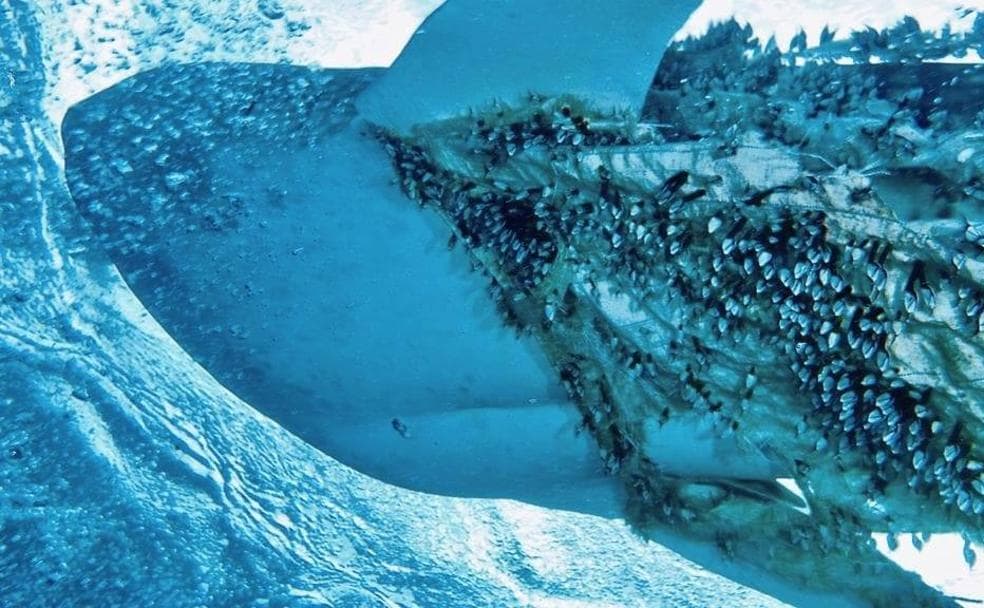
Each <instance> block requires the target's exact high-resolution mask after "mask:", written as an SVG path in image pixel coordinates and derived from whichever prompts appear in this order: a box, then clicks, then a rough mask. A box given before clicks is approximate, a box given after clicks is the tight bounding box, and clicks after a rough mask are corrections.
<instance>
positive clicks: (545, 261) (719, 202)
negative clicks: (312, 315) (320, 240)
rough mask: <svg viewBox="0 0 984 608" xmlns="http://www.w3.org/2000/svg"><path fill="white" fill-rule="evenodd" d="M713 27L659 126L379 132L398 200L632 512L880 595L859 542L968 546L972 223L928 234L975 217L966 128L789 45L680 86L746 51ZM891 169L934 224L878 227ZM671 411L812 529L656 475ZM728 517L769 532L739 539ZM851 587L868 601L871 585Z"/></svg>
mask: <svg viewBox="0 0 984 608" xmlns="http://www.w3.org/2000/svg"><path fill="white" fill-rule="evenodd" d="M900 27H901V26H900ZM736 28H737V26H728V25H725V26H720V27H719V29H717V30H712V32H711V34H710V35H709V36H708V37H706V38H704V39H701V40H697V41H689V42H687V43H684V44H681V45H680V46H679V47H677V48H676V49H674V52H673V53H671V54H669V55H668V56H667V62H668V63H667V62H664V66H663V69H662V70H661V72H660V74H659V75H658V76H657V78H656V81H655V83H654V90H653V92H652V95H651V99H650V104H649V108H650V112H649V116H650V118H652V117H653V116H656V117H657V119H656V120H657V121H658V122H666V123H667V124H662V125H659V124H657V125H655V126H654V125H653V124H652V123H648V124H647V123H646V122H645V121H643V122H642V123H639V124H636V123H634V122H630V121H624V120H620V119H619V118H618V117H617V116H597V115H596V116H588V115H587V114H588V113H589V112H588V111H587V110H586V109H585V108H583V107H580V106H578V105H577V104H576V102H573V101H571V100H565V99H540V98H535V97H533V98H531V99H530V100H529V103H528V104H527V105H526V106H523V107H514V108H509V107H503V106H497V107H494V108H492V109H491V110H489V111H485V112H478V113H474V114H473V115H472V116H470V117H467V118H461V119H455V120H451V121H447V122H444V123H440V124H436V125H430V126H427V127H426V128H420V129H418V131H417V132H416V133H415V134H414V135H413V136H412V137H410V138H407V139H399V138H396V137H393V136H390V135H386V134H383V135H381V137H382V138H383V139H384V140H385V142H386V143H385V145H386V148H387V150H388V151H389V153H390V154H391V156H392V157H393V159H394V164H395V167H396V169H397V172H398V174H399V176H400V180H401V183H402V185H403V187H404V189H405V190H406V191H407V193H408V194H409V195H410V196H411V197H412V198H414V199H416V200H417V201H418V202H420V204H421V205H425V206H428V207H431V208H434V209H436V210H438V211H439V212H440V213H441V214H442V216H443V217H444V218H445V219H446V220H447V222H448V224H449V225H450V226H451V228H452V230H453V231H454V233H455V235H457V236H458V237H460V239H461V240H462V241H463V242H464V243H466V244H467V246H468V247H469V250H470V252H471V253H472V255H473V256H474V258H475V260H476V267H478V268H481V269H482V271H483V272H485V273H487V274H488V275H489V278H490V282H491V284H492V292H493V297H494V298H495V299H496V301H497V304H498V305H499V307H500V309H501V310H502V311H503V313H504V315H505V317H506V319H507V320H508V321H509V322H510V323H511V324H513V325H515V326H516V327H517V328H518V329H519V330H520V331H527V332H530V333H533V334H535V335H536V336H537V337H538V339H539V340H540V342H541V344H542V345H543V347H544V350H545V351H546V352H547V354H548V356H550V357H551V358H552V360H553V361H554V363H555V365H556V367H557V370H558V373H559V376H560V378H561V380H562V381H563V382H564V384H565V386H567V388H568V391H569V392H570V394H571V397H572V398H573V399H574V401H575V402H576V403H577V404H578V405H579V407H580V408H581V411H582V414H583V418H584V427H585V428H587V429H588V430H590V431H591V432H592V433H593V434H594V436H595V437H596V439H597V440H598V442H599V445H600V446H601V455H602V458H603V460H604V462H605V465H606V468H607V469H608V470H609V471H611V472H613V473H617V474H619V475H621V476H622V477H623V478H624V479H625V481H626V485H627V487H628V488H630V490H631V491H632V492H633V496H634V499H635V501H636V506H637V508H638V509H639V515H638V518H639V520H640V521H646V520H649V519H652V518H655V519H658V520H661V521H672V522H674V523H675V524H678V525H689V526H691V529H693V530H698V534H700V533H703V534H705V535H708V534H711V535H713V538H714V539H715V540H716V541H717V542H718V545H719V546H720V547H722V550H724V551H725V552H726V553H728V554H732V553H736V552H737V553H739V554H742V555H746V556H747V555H748V554H749V553H750V552H751V553H754V552H756V551H758V552H767V553H768V554H769V555H768V557H765V558H762V559H761V561H763V562H764V563H766V564H768V566H769V567H770V568H773V569H776V570H781V571H783V572H784V573H786V574H790V573H799V574H801V575H802V576H803V579H804V580H806V579H808V578H809V576H810V574H811V573H809V572H807V571H802V570H797V565H795V564H790V563H789V559H788V558H789V555H788V554H782V553H781V549H777V547H783V546H785V547H791V548H794V549H799V550H804V549H805V550H808V549H809V548H810V547H819V548H821V550H822V553H824V554H826V553H827V552H830V551H832V550H833V549H835V548H836V549H837V550H838V551H840V552H842V553H843V552H844V551H847V552H848V554H850V555H853V556H854V559H856V561H857V563H859V564H862V563H863V564H868V566H869V569H868V570H867V571H866V573H868V574H879V576H883V577H886V579H885V580H886V581H887V580H889V579H890V578H891V577H887V575H886V572H887V570H885V568H886V566H885V565H884V564H881V563H879V562H877V559H875V558H874V557H872V549H871V543H870V532H871V531H888V532H890V538H891V539H892V540H894V539H895V538H896V536H895V535H896V534H897V533H898V532H901V531H909V532H931V531H940V530H960V531H963V532H964V533H965V535H966V537H967V538H968V539H971V538H974V539H978V540H979V539H980V530H982V529H984V445H982V444H981V438H982V437H984V410H982V404H984V394H982V393H984V389H982V384H981V382H982V377H984V342H982V339H981V336H980V331H981V327H982V324H984V289H982V280H984V247H982V244H984V238H982V236H984V228H982V226H981V224H980V223H978V222H979V220H978V219H976V218H967V217H961V218H957V217H952V215H953V213H954V210H958V211H961V212H962V211H963V210H968V209H970V210H973V209H974V208H975V205H977V204H979V203H975V202H974V201H975V200H976V199H975V197H976V196H977V190H975V188H976V187H977V186H976V185H975V184H979V183H980V181H979V180H980V177H981V175H982V171H981V167H982V165H981V162H980V159H981V158H982V156H984V155H982V153H978V152H977V150H976V148H975V147H974V146H976V145H977V144H975V143H974V142H976V141H977V139H975V133H976V131H975V129H977V130H979V125H976V124H975V123H974V122H973V120H958V119H957V118H954V116H953V115H934V114H932V113H929V114H926V113H925V112H924V111H922V110H918V109H917V108H919V107H922V106H919V105H918V103H921V101H920V100H921V99H922V94H919V95H917V94H916V93H908V94H906V95H903V96H901V97H898V98H894V97H892V91H893V90H894V89H893V88H892V87H893V85H892V84H891V83H889V84H888V85H884V84H879V85H878V86H875V83H874V82H872V79H871V75H870V74H868V75H865V74H864V69H863V68H860V67H859V68H858V69H857V73H853V74H851V73H848V74H847V76H848V77H847V78H844V74H842V72H843V70H844V68H845V67H846V66H837V65H832V64H826V63H823V62H821V61H814V62H813V63H811V64H810V65H811V66H812V67H811V68H810V69H809V70H804V69H802V65H798V64H797V61H796V56H807V55H810V50H809V49H807V48H806V47H805V43H804V42H802V41H800V42H797V41H795V40H794V44H793V46H792V48H793V51H792V52H791V53H786V54H784V53H779V51H777V50H776V49H775V48H774V46H770V47H767V48H766V49H765V50H764V51H760V52H757V53H743V52H737V53H732V59H733V60H734V62H735V65H733V66H730V67H729V68H728V69H721V68H719V67H714V68H710V67H708V68H706V69H705V70H701V69H698V67H696V66H697V65H698V64H700V63H701V61H704V60H706V57H705V56H706V51H707V48H705V47H708V48H718V47H720V46H721V44H722V40H725V41H726V40H732V42H733V41H734V40H738V42H739V44H738V49H739V50H741V47H742V45H746V44H748V40H749V39H750V33H749V32H748V31H746V30H744V29H742V28H737V29H736ZM893 32H894V33H893ZM899 32H903V33H905V36H904V41H907V42H903V43H900V46H899V48H908V47H906V45H908V44H916V43H917V42H918V43H919V44H924V42H925V41H922V42H919V40H921V38H919V37H918V36H915V34H913V33H912V24H911V23H910V24H908V25H906V26H905V27H903V28H902V29H900V30H899ZM739 34H740V35H739ZM897 34H898V32H895V30H892V31H890V32H888V33H887V34H885V35H886V36H888V37H889V40H892V39H894V38H893V37H895V36H896V35H897ZM869 35H870V33H869V34H864V33H862V34H860V36H861V37H862V38H864V36H869ZM735 36H737V38H736V37H735ZM729 37H730V38H729ZM827 38H828V42H829V36H827ZM876 38H877V37H876ZM917 38H918V40H917V42H912V41H913V40H916V39H917ZM719 39H720V40H719ZM865 40H867V38H865ZM878 40H880V38H879V39H878ZM934 40H938V39H937V38H934ZM973 40H975V39H973V38H972V36H971V35H968V36H966V37H963V38H960V44H962V45H964V46H967V45H969V44H972V43H973V44H976V43H974V42H973ZM875 42H877V40H876V41H875ZM855 43H856V44H855V46H859V45H860V47H859V48H861V49H862V50H863V49H864V48H867V47H864V46H863V45H861V43H860V42H857V41H855ZM831 44H832V43H831ZM872 44H874V43H872ZM879 44H880V43H879ZM941 44H942V43H941ZM947 44H948V45H949V46H948V47H947V48H948V49H950V50H951V52H952V48H950V47H953V46H954V44H955V43H953V40H952V39H950V41H949V42H947ZM715 45H716V46H715ZM924 46H925V44H924ZM929 46H930V47H932V48H935V46H933V45H932V44H930V45H929ZM957 46H959V45H957ZM756 48H757V43H756ZM849 50H850V52H851V53H855V54H857V53H861V52H862V50H857V49H855V48H854V47H849ZM732 51H734V49H733V48H732ZM899 52H902V51H899ZM934 52H935V51H934ZM813 55H816V56H818V55H820V54H819V53H818V52H814V53H813ZM811 61H812V60H811ZM715 65H716V66H721V65H724V66H728V64H727V62H724V63H717V64H715ZM738 68H741V69H738ZM683 69H685V71H686V72H687V74H688V76H687V77H685V78H677V77H676V72H678V71H680V70H683ZM715 70H719V71H715ZM674 79H675V81H674ZM859 79H860V80H859ZM671 82H675V84H674V86H670V85H669V84H668V83H671ZM770 83H771V84H770ZM763 91H768V93H767V94H766V93H763ZM793 91H796V94H795V95H793V93H792V92H793ZM694 96H697V97H698V100H697V101H696V102H695V103H693V104H692V105H690V104H687V103H679V102H680V100H687V99H690V98H692V97H694ZM736 96H737V97H736ZM750 98H755V99H753V100H752V101H748V100H749V99H750ZM668 99H670V100H675V101H674V102H673V103H674V104H676V107H677V108H678V109H676V110H674V111H670V110H669V109H668V108H669V107H670V105H672V104H668V103H667V100H668ZM736 99H737V101H736ZM934 103H935V105H937V106H940V108H938V109H937V110H936V111H937V112H944V113H945V112H946V110H944V109H942V106H945V105H946V104H947V103H948V102H947V100H946V99H941V100H940V101H938V102H934ZM886 104H895V106H896V107H895V109H894V110H893V111H891V112H888V113H887V114H885V113H884V112H883V110H884V108H885V106H886ZM779 107H782V108H784V109H781V110H777V108H779ZM871 107H874V108H875V109H876V111H875V110H871V111H869V110H868V109H866V108H871ZM790 108H792V110H790ZM951 109H952V108H951ZM923 110H925V108H923ZM777 111H778V112H779V113H780V114H784V113H789V112H793V113H795V116H796V119H795V120H792V119H787V120H786V122H788V123H789V124H793V123H796V128H797V129H799V130H800V131H799V132H798V133H795V134H794V133H792V131H791V130H790V129H786V128H784V127H782V123H783V120H780V119H778V117H777V116H778V115H773V114H770V112H771V113H775V112H777ZM974 111H975V110H974V108H969V109H968V108H966V107H962V108H959V109H957V110H954V112H953V114H960V115H961V116H963V118H966V114H967V113H968V112H970V113H971V118H972V116H973V112H974ZM978 111H979V109H978ZM762 112H765V113H766V114H767V115H768V116H765V117H763V115H762V114H761V113H762ZM879 112H881V113H879ZM920 112H922V113H921V114H920ZM961 113H962V114H961ZM667 117H672V118H673V120H672V121H666V120H664V119H666V118H667ZM811 121H812V122H811ZM879 121H881V122H879ZM724 124H728V126H727V127H726V128H724V126H723V125H724ZM873 125H877V128H875V127H873ZM831 132H837V133H838V134H839V135H838V139H839V140H841V141H842V142H846V143H843V145H837V146H835V145H831V144H830V140H829V137H830V136H829V133H831ZM900 133H903V134H907V135H908V136H907V137H906V136H900V135H899V134H900ZM899 137H902V139H904V140H905V141H907V142H909V143H910V144H911V145H912V147H911V149H909V150H908V151H907V152H906V154H901V153H900V148H899V144H898V139H899ZM922 140H925V142H923V143H920V142H922ZM941 142H943V144H941ZM961 146H970V148H960V150H961V151H959V152H956V153H954V150H955V149H956V148H958V147H961ZM930 148H933V153H932V154H931V155H929V152H928V150H929V149H930ZM844 149H847V150H848V152H850V151H851V150H853V151H854V152H853V154H855V155H856V156H857V157H858V158H857V159H856V158H854V157H853V156H852V155H851V154H847V156H846V157H845V156H844V155H843V150H844ZM966 149H970V150H971V151H970V152H969V153H968V152H965V151H963V150H966ZM862 151H863V155H862V154H861V152H862ZM941 155H942V156H946V159H945V160H940V158H941ZM947 155H949V156H947ZM818 158H819V159H821V161H822V165H817V162H816V161H817V159H818ZM860 158H863V159H864V163H861V161H860V160H859V159H860ZM827 159H833V160H832V161H828V160H827ZM900 159H901V160H900ZM937 161H939V162H937ZM872 166H877V167H879V168H880V169H882V170H884V173H885V175H883V176H879V177H884V178H885V181H884V182H883V183H882V186H880V187H878V186H876V185H875V184H874V183H873V179H872V175H871V172H870V171H871V167H872ZM818 167H819V169H818ZM916 168H925V171H914V169H916ZM903 169H906V170H910V169H911V170H913V171H909V172H906V173H905V174H904V178H905V179H910V180H911V179H915V180H917V181H918V180H924V181H929V182H931V183H933V184H934V185H935V186H936V194H935V196H936V197H937V198H938V199H945V200H943V201H942V202H941V201H940V200H935V199H931V200H929V201H927V203H928V204H929V205H938V206H948V208H949V211H947V212H943V213H938V214H937V215H936V216H935V217H934V219H933V220H932V221H922V220H920V221H907V219H906V218H904V217H900V214H899V207H898V206H897V205H895V204H894V203H893V201H892V200H890V199H891V197H890V195H891V193H892V192H894V191H893V190H892V189H891V188H890V186H891V180H892V179H895V178H898V179H901V178H902V177H900V176H901V173H900V172H902V170H903ZM675 416H697V417H699V418H700V419H701V420H703V421H705V422H706V424H707V425H708V426H709V427H710V428H713V429H714V430H715V432H717V433H718V434H720V435H722V436H734V437H738V438H740V439H741V441H742V442H743V443H744V444H745V445H747V446H749V449H752V450H757V451H760V452H762V453H764V454H767V455H768V456H769V458H770V459H771V460H772V461H773V462H775V463H777V465H778V466H780V467H782V468H783V469H784V470H787V471H788V474H789V476H791V477H795V478H796V479H797V480H798V481H799V483H800V485H801V487H804V488H808V489H809V492H808V501H809V502H810V503H811V507H812V513H811V516H810V518H809V519H808V520H807V519H804V518H803V517H802V514H799V513H796V514H789V513H785V514H783V515H777V514H776V511H775V509H771V510H770V509H768V508H767V507H763V506H761V505H762V504H765V503H768V500H765V499H769V498H775V497H776V494H775V493H774V491H773V490H772V489H770V488H769V487H768V484H763V483H743V484H729V483H708V482H707V480H687V479H681V478H680V477H679V476H674V475H666V474H664V473H663V472H662V471H661V470H660V466H659V463H658V462H654V461H653V460H651V459H650V458H649V456H648V454H647V450H646V431H645V430H644V429H645V424H644V423H645V422H646V421H648V420H657V421H658V422H659V423H660V424H663V423H666V422H667V421H668V420H671V419H672V418H673V417H675ZM733 505H740V509H738V508H734V507H733ZM739 512H740V513H741V514H740V515H739ZM751 513H755V514H756V515H751ZM750 521H757V522H758V523H759V524H760V525H761V529H760V530H759V532H758V533H757V534H762V535H764V536H766V537H767V538H768V540H767V541H765V542H762V543H760V544H756V543H755V541H754V539H752V540H750V539H748V538H747V536H748V535H747V534H745V535H744V536H743V535H742V534H741V531H742V526H746V525H748V523H749V522H750ZM739 522H740V523H739ZM770 526H771V529H770V531H769V532H762V530H764V529H766V528H769V527H770ZM700 531H703V532H700ZM746 532H747V529H746ZM914 538H915V539H916V541H918V537H915V536H914ZM919 542H921V541H919ZM766 545H768V549H765V548H764V547H765V546H766ZM777 551H779V553H778V554H777ZM965 556H966V559H968V561H972V560H973V559H974V555H973V551H972V550H971V549H970V548H969V546H968V548H967V549H966V551H965ZM860 567H861V568H862V570H864V568H865V566H860ZM893 576H895V575H893ZM891 580H894V579H891ZM813 582H814V583H815V584H818V583H817V581H815V580H814V581H813ZM830 584H831V585H833V584H837V583H836V582H835V581H830ZM885 584H888V583H885ZM893 584H894V583H893ZM857 585H858V587H859V592H860V593H862V594H867V595H869V597H870V598H872V599H873V601H875V603H879V602H881V603H885V602H891V601H892V600H891V599H890V598H891V597H892V595H891V594H888V595H886V594H885V593H884V591H885V590H884V588H880V587H879V583H878V582H872V581H870V580H869V581H868V582H866V583H863V584H862V583H857ZM927 593H928V592H927ZM927 598H928V599H925V602H927V603H929V604H933V603H937V602H940V603H943V600H942V599H941V598H935V599H934V598H932V597H930V596H927Z"/></svg>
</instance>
